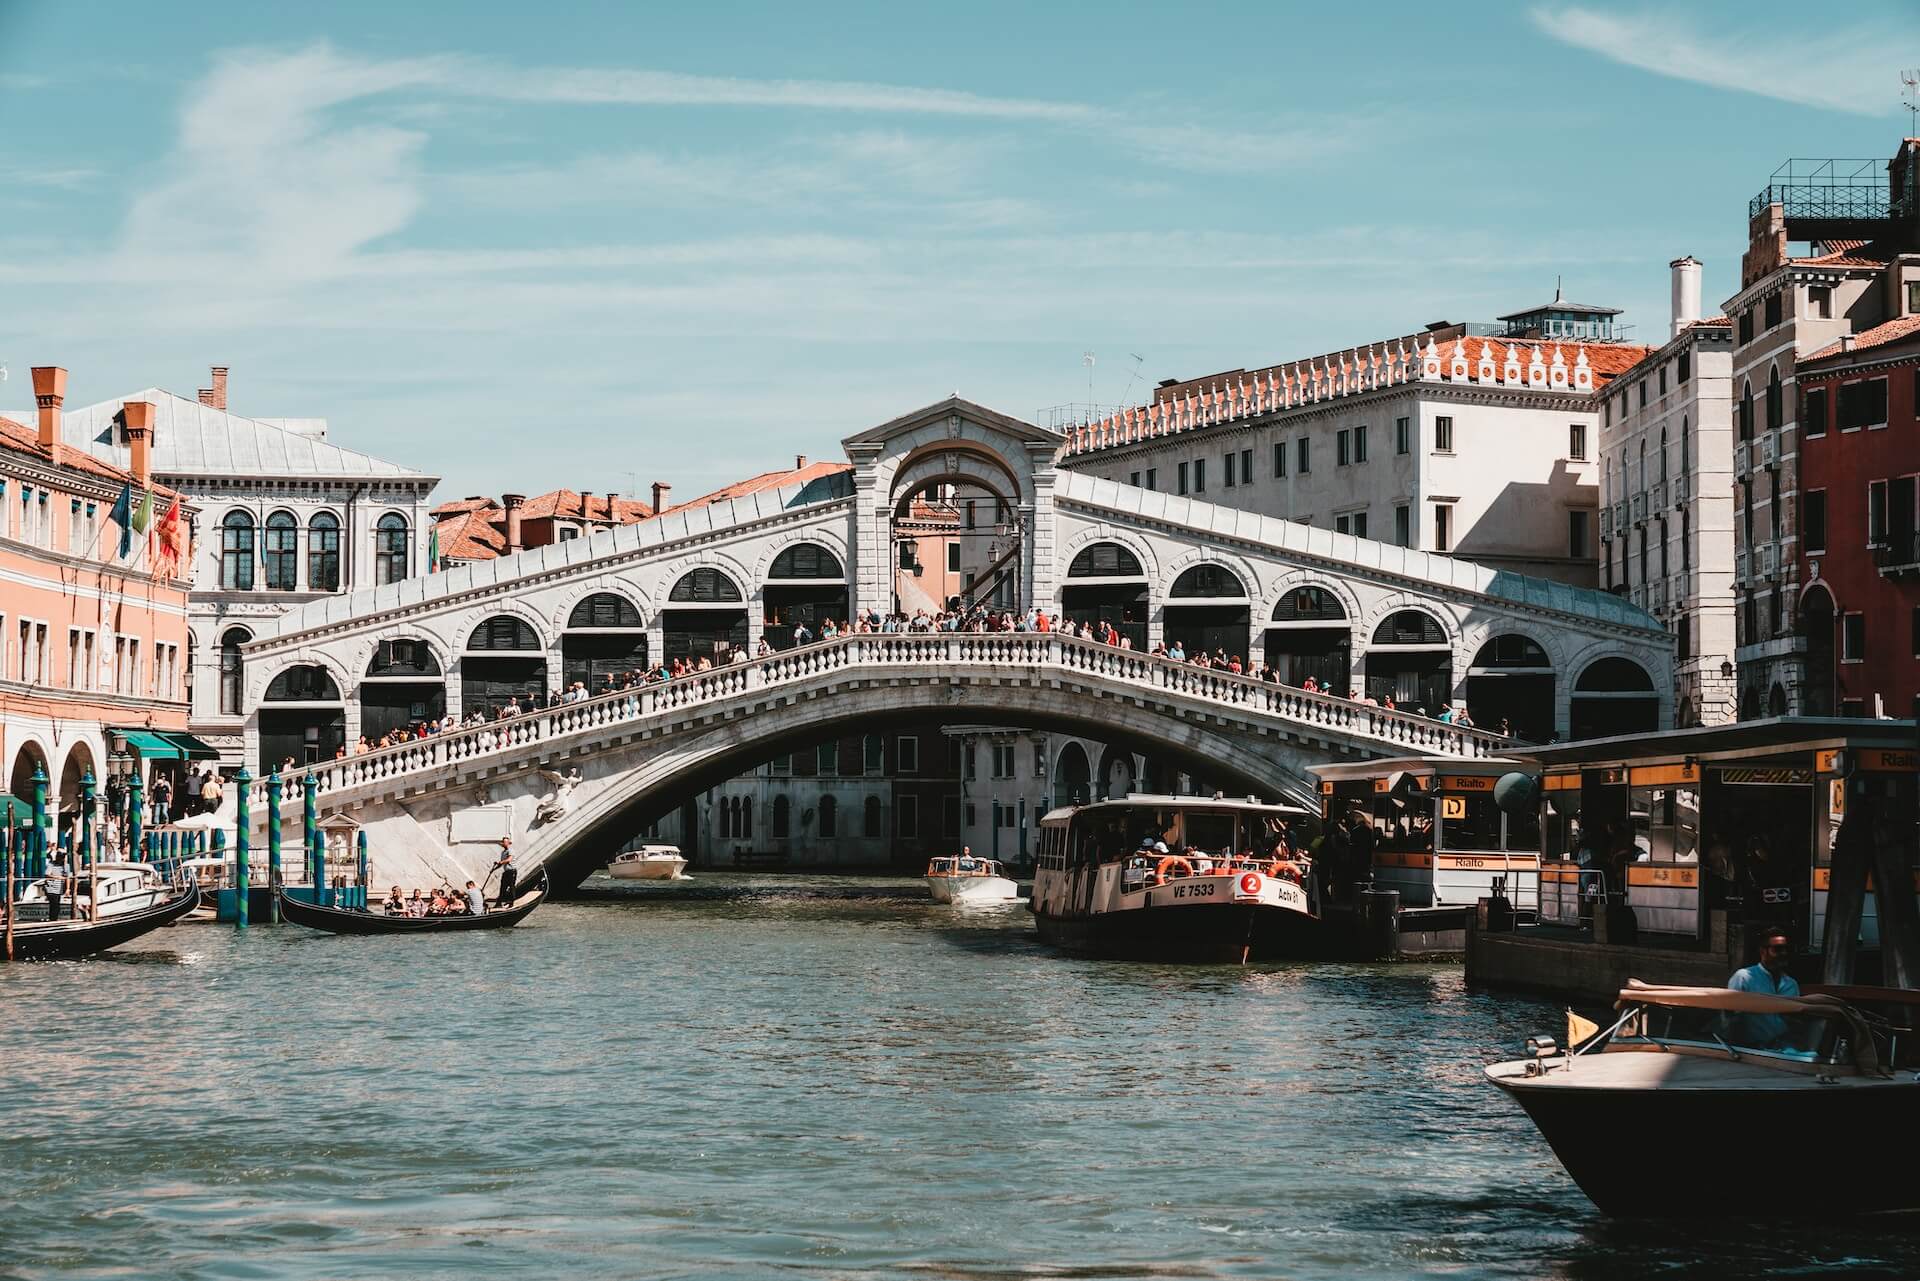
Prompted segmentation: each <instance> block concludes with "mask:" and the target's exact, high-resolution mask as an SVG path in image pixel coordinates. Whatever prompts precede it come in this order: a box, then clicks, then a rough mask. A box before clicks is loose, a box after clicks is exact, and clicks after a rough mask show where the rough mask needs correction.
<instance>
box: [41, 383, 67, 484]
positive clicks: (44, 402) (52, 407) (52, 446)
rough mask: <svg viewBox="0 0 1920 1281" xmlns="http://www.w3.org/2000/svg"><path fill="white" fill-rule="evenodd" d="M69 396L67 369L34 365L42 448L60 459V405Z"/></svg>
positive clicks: (55, 458)
mask: <svg viewBox="0 0 1920 1281" xmlns="http://www.w3.org/2000/svg"><path fill="white" fill-rule="evenodd" d="M66 398H67V371H66V370H64V369H61V368H59V367H58V366H55V365H35V366H34V367H33V399H34V401H35V403H37V404H38V405H39V406H40V448H42V449H44V450H46V451H47V453H48V454H49V455H50V456H52V457H53V458H54V461H56V462H58V461H59V450H60V406H61V403H62V402H64V401H65V400H66Z"/></svg>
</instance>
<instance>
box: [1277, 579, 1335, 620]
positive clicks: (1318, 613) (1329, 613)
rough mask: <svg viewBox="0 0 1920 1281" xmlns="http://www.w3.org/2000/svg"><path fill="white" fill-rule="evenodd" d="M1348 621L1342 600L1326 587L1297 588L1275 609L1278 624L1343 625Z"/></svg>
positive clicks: (1281, 599)
mask: <svg viewBox="0 0 1920 1281" xmlns="http://www.w3.org/2000/svg"><path fill="white" fill-rule="evenodd" d="M1346 619H1347V610H1346V607H1345V606H1344V605H1342V604H1341V603H1340V598H1339V597H1338V596H1335V595H1334V594H1333V593H1332V592H1330V591H1328V590H1327V589H1326V588H1324V587H1296V588H1294V589H1293V590H1292V591H1290V592H1288V593H1287V594H1286V595H1285V596H1282V597H1281V598H1280V600H1279V602H1278V603H1277V604H1275V605H1274V607H1273V621H1274V622H1276V623H1308V622H1312V623H1343V622H1345V621H1346Z"/></svg>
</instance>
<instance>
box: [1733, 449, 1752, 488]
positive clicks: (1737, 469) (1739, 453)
mask: <svg viewBox="0 0 1920 1281" xmlns="http://www.w3.org/2000/svg"><path fill="white" fill-rule="evenodd" d="M1749 470H1751V469H1750V468H1749V467H1748V466H1747V442H1746V441H1744V440H1736V441H1734V442H1733V478H1734V479H1735V480H1744V479H1745V478H1746V475H1747V472H1748V471H1749Z"/></svg>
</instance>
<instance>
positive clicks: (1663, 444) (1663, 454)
mask: <svg viewBox="0 0 1920 1281" xmlns="http://www.w3.org/2000/svg"><path fill="white" fill-rule="evenodd" d="M1660 483H1661V484H1662V485H1664V484H1666V483H1667V429H1666V428H1665V427H1662V428H1661V429H1660Z"/></svg>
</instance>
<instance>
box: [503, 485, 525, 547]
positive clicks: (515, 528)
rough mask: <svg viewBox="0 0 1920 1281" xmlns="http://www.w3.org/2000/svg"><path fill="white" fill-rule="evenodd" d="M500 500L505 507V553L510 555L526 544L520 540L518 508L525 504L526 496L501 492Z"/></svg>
mask: <svg viewBox="0 0 1920 1281" xmlns="http://www.w3.org/2000/svg"><path fill="white" fill-rule="evenodd" d="M500 501H501V503H502V504H504V505H505V507H506V509H507V553H508V554H509V555H511V554H513V553H514V552H517V551H520V550H522V549H523V548H524V547H525V546H526V544H525V543H523V542H521V541H520V508H521V507H523V506H525V505H526V501H527V496H526V495H525V494H502V495H501V496H500Z"/></svg>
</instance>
